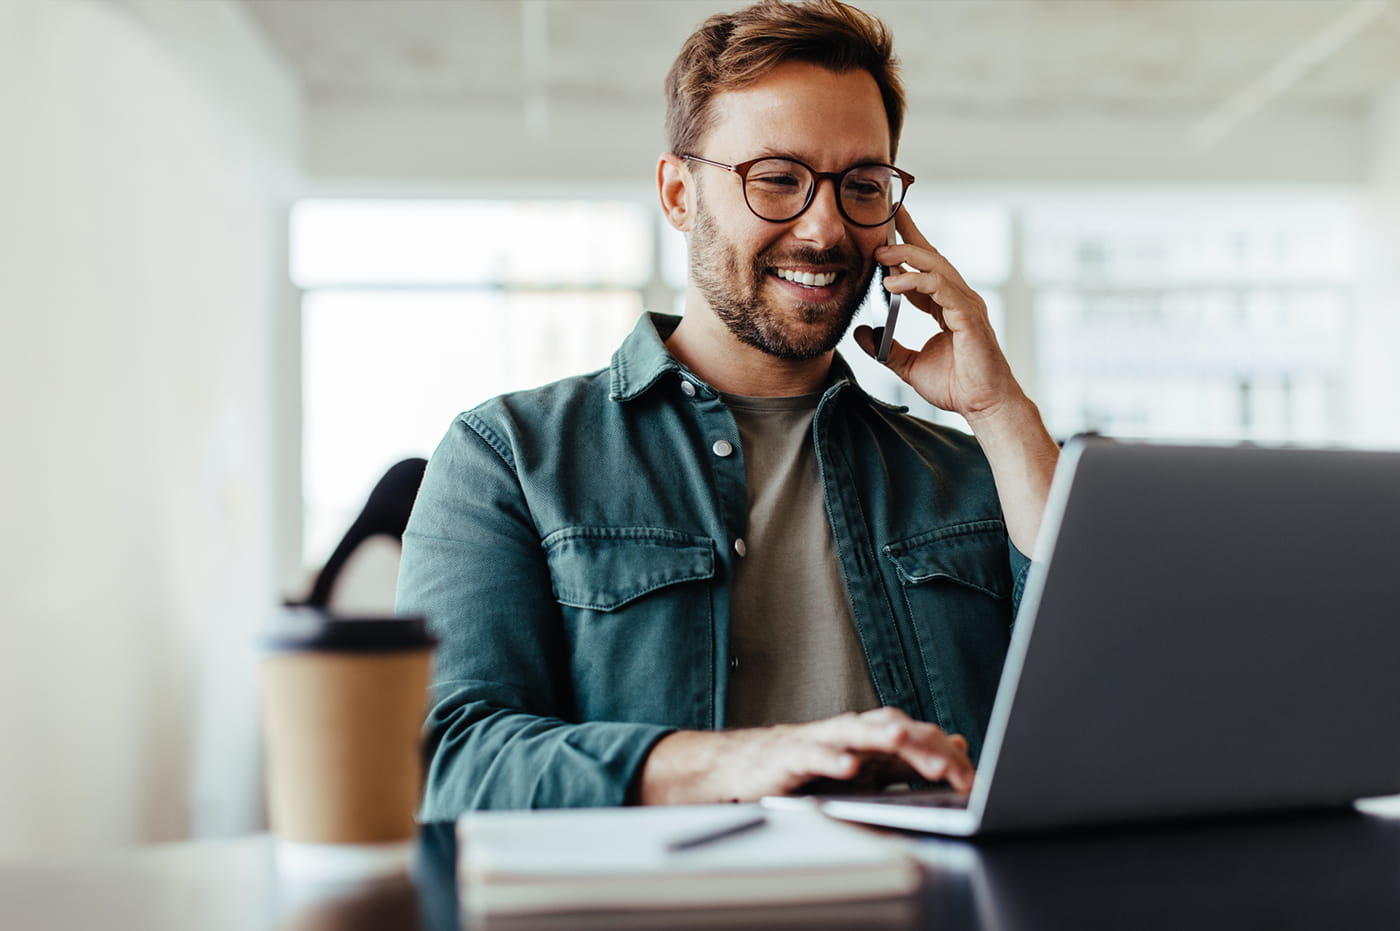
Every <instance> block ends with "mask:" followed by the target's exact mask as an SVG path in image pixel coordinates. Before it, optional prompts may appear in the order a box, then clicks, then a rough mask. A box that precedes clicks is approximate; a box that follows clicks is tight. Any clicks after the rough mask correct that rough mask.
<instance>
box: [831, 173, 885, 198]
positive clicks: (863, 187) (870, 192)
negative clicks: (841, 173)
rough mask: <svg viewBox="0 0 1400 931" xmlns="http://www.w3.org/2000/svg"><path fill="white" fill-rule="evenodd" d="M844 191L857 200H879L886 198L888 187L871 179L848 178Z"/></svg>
mask: <svg viewBox="0 0 1400 931" xmlns="http://www.w3.org/2000/svg"><path fill="white" fill-rule="evenodd" d="M842 191H843V193H844V194H845V195H846V196H847V197H854V198H856V199H857V200H877V199H879V198H882V197H884V196H885V194H886V192H887V191H888V186H887V185H885V184H882V183H881V182H879V181H875V180H872V179H870V178H847V179H846V185H845V187H844V188H843V189H842Z"/></svg>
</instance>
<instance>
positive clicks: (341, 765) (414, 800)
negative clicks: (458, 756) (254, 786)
mask: <svg viewBox="0 0 1400 931" xmlns="http://www.w3.org/2000/svg"><path fill="white" fill-rule="evenodd" d="M435 643H436V641H435V640H434V639H433V638H432V637H431V636H430V635H429V634H428V632H427V629H426V627H425V625H424V622H423V619H422V618H394V617H359V618H350V617H339V616H336V615H333V614H330V613H328V612H325V611H322V610H319V609H316V608H309V607H299V606H289V607H286V608H284V609H283V610H282V611H281V613H280V614H279V615H278V618H277V622H276V624H275V625H274V627H273V629H272V631H271V632H270V633H269V635H268V637H267V639H266V642H265V644H264V645H265V652H264V657H263V661H262V686H263V694H262V718H263V735H264V745H265V756H266V765H267V794H268V814H269V819H270V821H271V824H272V831H273V833H274V834H275V835H276V836H277V838H278V841H279V842H280V843H279V848H280V849H279V851H278V858H279V862H280V863H281V865H283V866H284V867H290V868H292V869H293V870H294V871H298V872H307V871H308V870H310V871H317V870H321V871H325V870H327V869H328V870H329V871H330V872H333V873H334V872H342V873H343V872H346V871H350V872H355V871H357V870H358V871H359V872H365V873H374V872H392V871H395V870H397V869H399V868H401V867H402V866H403V865H405V864H406V863H407V858H408V851H409V849H410V848H411V842H412V840H413V839H414V836H415V826H414V820H413V817H414V810H415V808H416V806H417V804H418V795H419V791H420V788H421V783H422V763H421V758H420V754H419V735H420V731H421V728H422V725H423V714H424V710H425V707H426V702H427V694H428V676H429V671H430V670H429V667H430V662H431V656H432V649H433V646H434V644H435ZM312 861H314V864H313V865H311V866H309V867H307V868H306V869H303V868H302V866H306V865H307V864H308V863H311V862H312ZM298 863H301V864H302V866H297V864H298Z"/></svg>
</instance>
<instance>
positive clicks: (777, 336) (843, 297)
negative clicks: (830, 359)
mask: <svg viewBox="0 0 1400 931" xmlns="http://www.w3.org/2000/svg"><path fill="white" fill-rule="evenodd" d="M689 264H690V278H691V280H692V281H694V282H695V284H696V287H698V288H699V289H700V293H701V294H703V295H705V300H707V301H708V302H709V304H710V307H711V308H712V309H713V310H714V312H715V314H716V315H717V316H718V317H719V319H720V320H722V321H723V322H724V325H725V326H726V327H728V329H729V332H730V333H732V334H734V336H735V338H736V339H738V340H739V341H740V342H741V343H744V344H745V345H748V346H752V347H754V348H755V349H758V350H760V351H761V352H765V353H767V354H768V355H770V356H775V357H776V358H779V359H784V360H787V361H790V362H806V361H808V360H810V359H815V358H817V357H818V356H821V355H824V354H826V353H828V352H830V351H831V350H833V349H835V348H836V344H837V343H839V342H841V337H843V336H845V335H846V331H847V330H849V329H850V327H851V321H853V320H854V319H855V316H856V312H857V311H858V310H860V305H861V302H862V301H863V300H864V299H865V292H866V290H867V289H868V288H869V287H870V279H871V277H872V276H873V275H874V273H875V268H874V266H873V265H872V266H871V267H870V270H869V271H864V270H863V265H864V262H863V261H862V259H861V257H860V256H859V255H857V254H855V252H853V251H851V250H846V249H841V248H831V249H826V250H820V251H819V250H816V249H796V250H794V251H791V252H787V253H785V254H783V255H779V254H778V253H777V252H776V251H775V250H772V249H765V250H764V251H762V252H760V253H758V254H757V255H755V256H754V257H753V259H752V261H750V262H748V263H745V262H744V261H743V259H742V258H741V257H740V256H739V253H738V251H737V250H736V249H735V248H734V246H733V245H731V244H730V243H727V242H725V241H724V239H723V238H722V237H721V235H720V233H719V229H718V226H717V224H716V223H715V219H714V217H713V216H712V215H711V214H710V213H709V211H707V210H706V209H705V208H704V207H703V206H700V205H698V204H697V210H696V217H695V227H694V229H693V230H692V231H691V234H690V260H689ZM782 265H824V266H837V267H840V268H841V272H840V276H839V277H838V278H837V282H836V283H837V284H838V285H840V286H841V287H842V289H843V290H844V293H843V294H839V295H838V296H837V297H835V298H833V299H831V300H828V301H821V302H818V301H811V302H802V303H801V304H799V305H798V307H797V309H795V310H785V309H783V308H780V307H778V306H775V304H774V302H773V301H771V300H768V299H765V298H764V297H763V293H762V292H763V286H764V284H765V283H766V281H767V279H768V278H769V277H770V275H769V272H770V270H771V269H773V268H775V267H777V266H782Z"/></svg>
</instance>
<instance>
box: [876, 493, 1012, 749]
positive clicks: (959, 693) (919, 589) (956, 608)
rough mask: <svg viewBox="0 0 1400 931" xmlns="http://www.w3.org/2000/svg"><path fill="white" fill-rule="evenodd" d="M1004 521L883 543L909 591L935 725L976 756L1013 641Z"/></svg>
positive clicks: (910, 618) (906, 601) (908, 603)
mask: <svg viewBox="0 0 1400 931" xmlns="http://www.w3.org/2000/svg"><path fill="white" fill-rule="evenodd" d="M1009 545H1010V544H1009V543H1008V542H1007V539H1006V525H1005V524H1003V523H1002V522H1001V521H1000V520H984V521H973V522H969V523H965V524H956V525H954V526H951V527H942V528H939V529H938V530H933V531H930V532H928V533H924V534H920V535H918V536H916V537H910V538H908V539H906V540H901V541H898V542H896V543H891V544H889V545H888V546H886V547H885V548H884V554H885V556H886V557H887V558H888V559H889V560H890V561H891V562H892V563H893V564H894V568H895V572H896V573H897V574H898V576H899V582H900V588H901V589H902V590H903V593H904V604H905V609H906V610H907V611H908V616H907V621H908V624H909V626H910V628H912V630H913V633H914V639H915V641H916V642H917V643H918V647H919V655H920V659H921V660H922V663H923V671H924V674H925V676H926V680H925V681H926V682H927V685H928V694H929V696H930V697H931V700H932V708H933V713H934V717H935V718H936V720H937V723H938V724H940V725H942V726H943V727H945V728H947V729H949V730H951V731H954V732H956V733H960V734H962V735H963V736H965V737H967V739H968V741H969V742H970V744H971V752H972V754H973V759H974V760H975V759H976V758H977V756H978V754H980V752H981V746H982V738H983V736H984V734H985V730H986V725H987V716H988V715H989V714H990V713H991V707H992V700H993V699H994V698H995V696H996V689H997V683H998V682H999V681H1000V677H1001V665H1002V661H1003V660H1004V659H1005V658H1006V647H1007V644H1008V643H1009V642H1010V639H1011V621H1012V617H1011V587H1012V578H1011V563H1010V550H1009V549H1008V547H1009Z"/></svg>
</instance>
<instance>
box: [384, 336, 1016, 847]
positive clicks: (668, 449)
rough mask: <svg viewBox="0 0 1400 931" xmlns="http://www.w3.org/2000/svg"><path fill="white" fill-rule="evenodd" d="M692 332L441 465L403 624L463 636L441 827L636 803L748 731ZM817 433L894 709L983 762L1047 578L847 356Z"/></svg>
mask: <svg viewBox="0 0 1400 931" xmlns="http://www.w3.org/2000/svg"><path fill="white" fill-rule="evenodd" d="M678 322H679V318H676V317H666V316H661V315H654V314H653V315H645V316H643V317H642V319H641V320H640V321H639V322H638V325H637V327H636V329H635V330H634V331H633V332H632V334H631V335H630V336H629V337H628V338H627V340H626V341H625V342H624V343H623V345H622V346H621V347H620V348H619V349H618V351H617V352H616V354H615V355H614V356H613V359H612V364H611V365H610V366H609V367H608V368H607V369H603V370H601V371H599V372H595V373H593V374H589V375H582V376H579V377H576V378H569V379H565V380H563V381H560V382H556V383H554V384H551V385H546V386H544V387H541V388H537V389H534V390H530V391H523V392H519V393H515V394H509V395H505V396H502V397H498V398H495V399H493V400H491V401H488V402H486V403H485V404H482V405H481V406H480V407H477V408H475V409H474V410H471V411H469V412H467V413H465V414H462V415H460V416H459V417H458V418H457V419H456V421H455V422H454V423H453V424H452V427H451V429H450V430H449V431H448V433H447V436H446V437H445V438H444V439H443V441H442V443H441V445H439V446H438V448H437V451H436V452H435V453H434V454H433V456H432V460H431V461H430V462H429V464H428V469H427V473H426V475H425V476H424V479H423V485H422V488H421V490H420V491H419V494H418V500H417V504H416V505H415V507H414V510H413V517H412V519H411V520H410V521H409V524H408V530H407V532H406V533H405V535H404V545H403V562H402V566H401V569H400V574H399V591H398V606H397V607H398V611H399V612H400V613H411V614H423V615H426V617H427V618H428V620H429V624H430V625H431V627H432V630H433V631H434V633H436V635H437V636H438V637H439V638H440V639H441V643H440V646H439V647H438V651H437V656H436V659H435V663H434V665H435V669H434V675H433V682H432V688H431V695H430V701H429V711H428V718H427V722H426V724H425V731H424V737H425V750H424V752H425V758H426V763H427V781H426V789H425V795H424V800H423V806H422V811H421V813H420V814H421V817H422V818H424V819H425V820H445V819H451V818H455V817H456V816H458V815H460V814H461V813H462V812H464V811H467V810H469V809H478V808H560V807H573V806H591V805H621V804H623V803H624V802H625V800H626V799H627V796H628V792H629V788H630V786H631V785H632V783H633V782H634V780H635V779H636V777H637V776H638V774H639V773H640V771H641V767H642V764H643V762H644V761H645V759H646V756H647V753H648V752H649V751H650V750H651V747H652V746H653V745H654V744H655V743H656V741H658V740H659V739H661V738H662V737H663V736H665V735H666V734H668V733H670V732H671V731H673V730H676V729H682V728H684V729H715V728H722V727H724V726H725V721H724V712H725V707H726V690H727V687H728V678H729V676H728V674H729V655H730V654H729V617H730V583H731V579H732V578H733V573H734V565H735V563H736V561H737V560H739V559H740V558H742V557H740V556H739V555H738V554H737V553H736V551H735V547H734V542H735V540H737V539H739V538H741V537H743V535H744V532H745V523H746V519H747V506H748V495H747V491H746V488H745V480H744V458H743V449H742V447H741V444H740V441H739V431H738V428H737V426H736V425H735V421H734V417H733V416H732V415H731V413H730V412H729V410H728V409H727V408H726V407H725V405H724V403H723V402H722V400H721V399H720V396H719V394H718V392H716V391H715V390H714V389H713V388H711V387H710V386H709V385H707V384H705V383H704V382H703V381H702V380H701V379H699V378H698V377H696V376H695V375H694V374H693V373H691V372H690V371H689V370H687V369H686V368H685V367H684V366H683V365H681V364H680V363H679V362H677V361H676V360H675V359H673V358H672V357H671V356H670V354H669V353H667V351H666V348H665V346H664V344H663V342H662V340H663V339H665V337H667V336H669V335H670V333H671V332H672V331H673V330H674V329H675V326H676V324H677V323H678ZM812 432H813V438H814V441H815V443H816V450H817V459H818V463H819V468H820V474H821V483H822V488H823V493H824V495H825V498H826V509H827V513H828V514H829V516H830V519H831V528H832V532H833V534H834V536H835V540H836V549H837V552H838V554H839V559H840V564H841V570H842V572H843V573H844V575H845V582H846V590H847V592H848V593H849V595H850V598H851V613H852V615H853V617H854V619H855V625H856V630H857V634H858V636H859V640H860V643H861V646H862V648H863V650H864V653H865V659H866V661H867V663H868V664H869V667H870V675H871V679H872V681H873V683H874V686H875V691H876V693H877V694H878V696H879V698H880V701H881V703H882V704H885V705H893V706H895V707H898V708H901V709H903V710H904V711H906V712H907V713H909V714H910V715H912V716H914V717H917V718H921V719H923V720H927V721H932V722H935V723H936V724H938V725H940V726H941V727H943V728H945V729H947V730H949V731H953V732H957V733H961V734H963V735H965V736H966V737H967V739H968V741H969V743H970V745H971V751H972V754H973V758H974V760H975V759H976V756H977V754H978V752H979V751H980V749H981V746H982V738H983V734H984V731H985V729H986V725H987V718H988V716H989V714H990V712H991V705H992V699H993V697H994V695H995V692H996V688H997V682H998V678H999V676H1000V672H1001V665H1002V660H1003V658H1004V656H1005V653H1006V646H1007V641H1008V638H1009V634H1010V629H1011V624H1012V619H1013V616H1014V610H1015V606H1016V604H1017V603H1018V601H1019V598H1020V590H1021V587H1022V584H1023V583H1024V579H1025V573H1026V570H1027V569H1028V568H1029V562H1028V560H1027V559H1026V558H1025V557H1024V556H1023V555H1021V554H1020V553H1019V552H1017V551H1016V549H1015V547H1013V546H1012V545H1011V544H1010V542H1009V540H1008V538H1007V535H1006V527H1005V524H1004V522H1003V519H1002V514H1001V509H1000V505H999V503H998V500H997V496H996V491H995V487H994V485H993V482H992V475H991V470H990V468H989V466H988V464H987V460H986V458H985V456H984V455H983V454H982V451H981V449H980V447H979V446H978V444H977V441H976V440H975V439H974V438H973V437H971V436H969V435H967V434H965V433H962V432H960V431H957V430H952V429H948V428H944V427H940V426H935V425H933V424H930V423H927V422H924V421H921V420H918V419H916V418H914V417H911V416H910V415H909V414H907V413H906V412H905V410H904V409H903V408H897V407H893V406H891V405H887V404H884V403H883V402H880V401H877V400H874V399H872V398H870V397H869V396H868V395H866V394H865V392H864V391H862V390H861V389H860V388H859V387H858V386H857V385H856V384H855V382H854V381H853V379H852V378H851V376H850V371H849V369H848V368H847V367H846V365H845V363H844V362H843V361H842V360H841V359H840V358H839V357H838V358H837V360H836V363H835V367H834V370H833V378H832V380H831V384H830V387H829V388H827V390H826V391H825V393H824V394H823V396H822V398H821V401H820V403H819V406H818V408H817V413H816V416H815V419H814V421H813V426H812ZM721 440H723V441H726V442H727V443H728V444H729V447H728V448H726V447H725V446H724V445H723V444H719V441H721ZM717 444H718V445H717ZM731 450H732V451H731ZM726 453H727V454H726ZM775 584H781V580H775Z"/></svg>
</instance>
